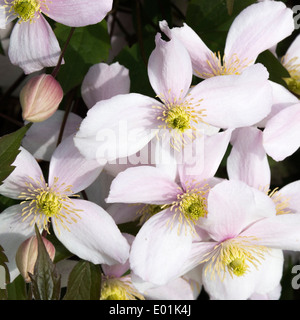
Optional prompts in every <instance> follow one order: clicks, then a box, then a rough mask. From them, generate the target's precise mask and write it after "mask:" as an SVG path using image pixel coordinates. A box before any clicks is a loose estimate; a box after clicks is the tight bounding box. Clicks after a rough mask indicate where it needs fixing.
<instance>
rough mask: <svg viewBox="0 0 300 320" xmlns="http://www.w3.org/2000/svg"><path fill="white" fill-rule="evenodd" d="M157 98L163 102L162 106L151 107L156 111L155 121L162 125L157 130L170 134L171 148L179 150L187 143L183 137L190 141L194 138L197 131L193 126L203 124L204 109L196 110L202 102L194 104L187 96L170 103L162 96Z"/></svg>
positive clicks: (174, 99)
mask: <svg viewBox="0 0 300 320" xmlns="http://www.w3.org/2000/svg"><path fill="white" fill-rule="evenodd" d="M169 93H170V92H169ZM158 97H159V98H160V100H161V101H162V102H163V105H160V106H153V108H154V109H157V110H158V116H157V120H159V121H161V123H162V124H161V125H160V126H159V129H164V130H167V131H168V132H169V133H171V135H172V137H173V141H172V142H171V145H172V147H174V148H175V149H181V148H182V146H183V145H184V144H186V143H187V141H186V140H185V137H186V138H189V139H190V140H191V141H192V140H193V139H195V138H196V134H197V132H196V131H197V129H196V127H195V124H198V123H201V122H202V123H205V122H204V121H203V117H205V115H204V114H203V112H204V111H205V109H199V110H196V109H198V107H199V106H200V103H201V101H202V100H199V101H198V102H194V101H193V98H189V95H188V96H187V97H185V98H182V97H181V96H180V97H179V98H173V100H172V101H170V99H166V98H164V97H163V96H158ZM184 135H185V136H184Z"/></svg>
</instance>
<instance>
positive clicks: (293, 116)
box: [263, 103, 300, 161]
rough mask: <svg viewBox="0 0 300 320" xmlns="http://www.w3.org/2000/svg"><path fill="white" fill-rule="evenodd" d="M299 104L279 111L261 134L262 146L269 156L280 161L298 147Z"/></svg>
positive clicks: (299, 137) (299, 132)
mask: <svg viewBox="0 0 300 320" xmlns="http://www.w3.org/2000/svg"><path fill="white" fill-rule="evenodd" d="M299 121H300V104H299V103H298V104H296V105H292V106H290V107H287V108H285V109H283V110H281V111H280V112H279V113H277V114H276V115H275V116H274V117H272V118H271V119H270V120H269V121H268V122H267V123H266V126H265V129H264V132H263V145H264V147H265V150H266V152H267V154H268V155H269V156H271V157H272V158H273V159H274V160H276V161H282V160H284V159H285V158H286V157H288V156H290V155H292V154H293V153H294V152H295V151H297V150H298V148H299V147H300V128H299Z"/></svg>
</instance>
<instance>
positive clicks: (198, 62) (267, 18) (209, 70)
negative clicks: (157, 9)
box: [160, 1, 294, 79]
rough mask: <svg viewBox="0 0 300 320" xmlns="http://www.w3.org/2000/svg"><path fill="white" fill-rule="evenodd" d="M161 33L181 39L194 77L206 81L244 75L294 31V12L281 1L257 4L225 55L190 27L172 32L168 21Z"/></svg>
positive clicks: (236, 25)
mask: <svg viewBox="0 0 300 320" xmlns="http://www.w3.org/2000/svg"><path fill="white" fill-rule="evenodd" d="M160 28H161V30H162V31H163V32H164V33H165V34H166V35H167V36H168V37H169V38H176V39H179V40H180V41H181V42H182V43H183V44H184V46H185V47H186V49H187V50H188V52H189V54H190V56H191V59H192V64H193V70H194V74H195V75H196V76H198V77H200V78H202V79H206V78H210V77H214V76H218V75H228V74H241V73H242V72H243V71H244V70H245V69H246V68H247V67H249V66H251V65H253V64H254V63H255V60H256V59H257V57H258V55H259V54H260V53H261V52H263V51H265V50H267V49H269V48H271V47H273V46H274V45H276V44H277V43H278V42H280V41H281V40H283V39H284V38H286V37H288V36H289V35H290V34H291V33H292V32H293V30H294V20H293V11H292V10H291V9H289V8H287V7H286V6H285V4H284V3H283V2H280V1H270V2H268V1H266V2H261V3H255V4H252V5H250V6H248V7H247V8H246V9H244V10H243V11H241V12H240V14H239V15H238V16H237V17H236V18H235V19H234V21H233V22H232V25H231V26H230V29H229V31H228V34H227V38H226V44H225V49H224V56H223V57H221V54H220V52H218V53H213V52H212V51H211V50H210V49H209V48H208V47H207V46H206V45H205V43H204V42H203V41H202V40H201V38H200V37H199V36H198V35H197V33H196V32H195V31H194V30H193V29H192V28H190V27H189V26H188V25H187V24H184V25H183V27H179V28H172V29H170V28H169V27H168V25H167V22H166V21H161V22H160Z"/></svg>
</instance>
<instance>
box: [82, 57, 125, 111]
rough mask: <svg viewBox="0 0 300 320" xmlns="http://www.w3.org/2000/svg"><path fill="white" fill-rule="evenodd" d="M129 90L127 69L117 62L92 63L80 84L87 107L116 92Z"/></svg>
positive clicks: (121, 92)
mask: <svg viewBox="0 0 300 320" xmlns="http://www.w3.org/2000/svg"><path fill="white" fill-rule="evenodd" d="M129 90H130V78H129V70H128V69H127V68H125V67H124V66H122V65H120V64H119V63H118V62H115V63H113V64H111V65H108V64H106V63H98V64H95V65H93V66H92V67H90V69H89V71H88V72H87V74H86V76H85V77H84V79H83V81H82V85H81V94H82V98H83V100H84V102H85V104H86V105H87V107H88V108H91V107H92V106H94V105H95V104H96V103H97V102H98V101H101V100H105V99H109V98H111V97H113V96H115V95H117V94H125V93H129Z"/></svg>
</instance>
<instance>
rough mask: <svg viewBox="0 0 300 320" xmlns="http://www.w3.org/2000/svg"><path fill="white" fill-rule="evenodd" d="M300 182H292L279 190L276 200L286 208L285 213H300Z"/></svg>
mask: <svg viewBox="0 0 300 320" xmlns="http://www.w3.org/2000/svg"><path fill="white" fill-rule="evenodd" d="M299 194H300V180H297V181H294V182H291V183H289V184H287V185H285V186H284V187H283V188H281V189H280V190H278V194H275V195H274V197H275V199H276V198H277V201H279V202H280V203H282V204H283V205H284V206H285V209H284V211H289V212H291V213H300V197H299Z"/></svg>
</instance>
